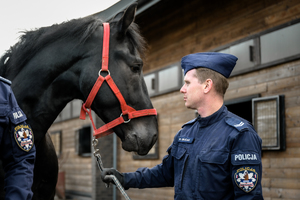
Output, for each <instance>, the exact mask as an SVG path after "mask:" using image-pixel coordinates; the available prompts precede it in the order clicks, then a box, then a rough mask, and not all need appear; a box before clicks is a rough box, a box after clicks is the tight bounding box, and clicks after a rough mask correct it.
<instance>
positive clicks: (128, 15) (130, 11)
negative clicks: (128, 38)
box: [116, 3, 137, 34]
mask: <svg viewBox="0 0 300 200" xmlns="http://www.w3.org/2000/svg"><path fill="white" fill-rule="evenodd" d="M136 8H137V3H133V4H131V5H130V6H129V7H128V8H127V9H126V11H125V13H124V14H123V16H122V18H121V19H120V20H119V21H118V24H117V27H118V30H119V32H121V33H122V34H125V33H126V31H127V29H128V27H129V26H130V24H131V23H132V22H133V21H134V18H135V12H136ZM119 14H121V13H119ZM119 14H117V15H116V17H117V16H118V15H119Z"/></svg>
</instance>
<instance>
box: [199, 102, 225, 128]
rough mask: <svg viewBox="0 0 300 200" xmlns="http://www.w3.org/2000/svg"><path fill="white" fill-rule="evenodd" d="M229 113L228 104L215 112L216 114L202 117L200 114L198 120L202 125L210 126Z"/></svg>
mask: <svg viewBox="0 0 300 200" xmlns="http://www.w3.org/2000/svg"><path fill="white" fill-rule="evenodd" d="M227 113H228V110H227V108H226V106H224V105H223V106H222V107H221V108H220V109H219V110H218V111H217V112H215V113H214V114H212V115H210V116H208V117H203V118H202V117H201V116H200V115H199V116H198V117H197V118H196V121H198V122H199V124H200V127H205V126H209V125H211V124H213V123H215V122H217V121H219V120H221V119H222V118H224V117H225V116H226V115H227Z"/></svg>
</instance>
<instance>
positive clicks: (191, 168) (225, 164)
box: [101, 52, 263, 200]
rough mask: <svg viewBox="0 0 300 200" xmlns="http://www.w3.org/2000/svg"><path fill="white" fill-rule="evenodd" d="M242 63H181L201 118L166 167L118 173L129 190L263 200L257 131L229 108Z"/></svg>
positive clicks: (185, 89) (181, 198)
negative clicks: (233, 76) (227, 95)
mask: <svg viewBox="0 0 300 200" xmlns="http://www.w3.org/2000/svg"><path fill="white" fill-rule="evenodd" d="M236 61H237V58H236V57H235V56H233V55H230V54H224V53H216V52H208V53H195V54H190V55H187V56H185V57H183V58H182V60H181V66H182V68H183V70H184V75H185V76H184V82H185V83H184V85H183V86H182V88H181V89H180V92H181V93H182V94H183V100H184V102H185V106H186V107H187V108H190V109H194V110H197V111H198V114H199V116H198V117H197V118H195V119H193V120H191V121H189V122H187V123H186V124H184V125H183V126H182V129H181V130H180V131H179V132H178V133H177V134H176V136H175V138H174V141H173V143H172V145H171V146H170V147H169V148H168V150H167V152H168V155H166V156H165V157H164V158H163V160H162V163H161V164H159V165H157V166H155V167H153V168H151V169H149V168H139V169H138V170H137V171H136V172H131V173H120V172H118V171H117V170H115V169H113V168H112V169H104V171H103V172H102V174H101V176H102V180H103V181H104V182H106V183H110V182H111V183H113V181H112V179H111V178H110V177H108V176H106V175H109V174H113V175H115V176H116V177H117V178H118V179H119V180H120V183H121V184H122V185H123V187H124V188H125V189H129V188H154V187H168V186H169V187H175V196H174V199H176V200H192V199H199V200H200V199H201V200H233V199H235V200H250V199H251V200H254V199H255V200H262V199H263V196H262V186H261V177H262V163H261V143H262V140H261V138H260V137H259V136H258V134H257V133H256V131H255V130H254V128H253V126H252V125H251V124H250V123H249V122H248V121H246V120H245V119H242V118H241V117H239V116H237V115H235V114H233V113H231V112H229V111H228V110H227V108H226V106H225V105H224V94H225V92H226V90H227V88H228V85H229V83H228V80H227V78H228V77H229V76H230V74H231V71H232V70H233V68H234V66H235V64H236Z"/></svg>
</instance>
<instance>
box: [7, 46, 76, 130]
mask: <svg viewBox="0 0 300 200" xmlns="http://www.w3.org/2000/svg"><path fill="white" fill-rule="evenodd" d="M51 51H53V52H55V51H56V50H55V49H54V50H51ZM56 56H57V58H55V57H53V56H51V54H49V52H48V51H44V52H42V53H39V54H38V55H36V56H35V57H33V59H32V60H31V61H30V62H28V63H27V65H26V66H24V67H23V68H22V70H21V71H20V72H19V73H18V74H17V76H16V77H15V78H14V79H13V80H12V82H13V84H12V89H13V91H14V94H15V96H16V99H17V101H18V103H19V105H20V107H21V108H22V110H23V111H24V112H25V113H26V115H27V118H28V120H27V121H28V123H29V124H30V125H31V126H32V127H33V128H34V129H36V130H38V131H39V132H43V133H46V131H47V130H48V128H49V127H50V126H51V124H52V123H53V122H54V120H55V119H56V117H57V116H58V114H59V113H60V112H61V111H62V109H63V108H64V107H65V106H66V104H67V103H68V102H70V101H71V100H73V99H75V98H80V99H81V96H80V92H79V85H78V83H79V81H78V79H79V72H76V70H74V69H73V65H74V63H76V61H74V57H72V56H69V53H67V52H65V54H64V53H63V52H61V56H60V57H59V56H58V55H56ZM58 57H59V58H58ZM39 60H43V61H44V62H43V63H39V62H38V61H39Z"/></svg>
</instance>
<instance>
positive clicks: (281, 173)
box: [262, 168, 300, 180]
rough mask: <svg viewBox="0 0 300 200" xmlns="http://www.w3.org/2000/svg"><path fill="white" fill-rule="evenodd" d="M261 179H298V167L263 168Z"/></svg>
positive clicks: (299, 171)
mask: <svg viewBox="0 0 300 200" xmlns="http://www.w3.org/2000/svg"><path fill="white" fill-rule="evenodd" d="M262 176H263V179H266V178H269V179H270V178H275V179H276V178H281V179H296V180H299V179H300V169H295V168H294V169H282V168H278V169H277V168H264V169H263V173H262Z"/></svg>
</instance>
